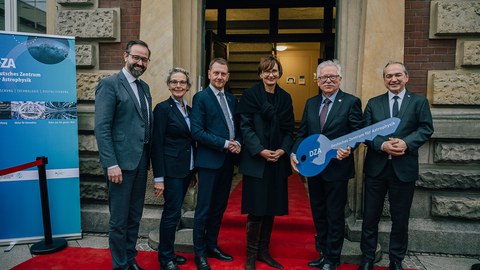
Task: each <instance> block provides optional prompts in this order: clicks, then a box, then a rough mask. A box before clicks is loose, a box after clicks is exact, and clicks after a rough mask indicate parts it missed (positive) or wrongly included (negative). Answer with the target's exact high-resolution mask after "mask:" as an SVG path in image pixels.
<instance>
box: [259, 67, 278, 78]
mask: <svg viewBox="0 0 480 270" xmlns="http://www.w3.org/2000/svg"><path fill="white" fill-rule="evenodd" d="M262 73H263V74H264V75H265V76H270V74H272V75H273V76H275V77H277V76H278V70H276V69H274V70H270V71H268V70H264V71H262Z"/></svg>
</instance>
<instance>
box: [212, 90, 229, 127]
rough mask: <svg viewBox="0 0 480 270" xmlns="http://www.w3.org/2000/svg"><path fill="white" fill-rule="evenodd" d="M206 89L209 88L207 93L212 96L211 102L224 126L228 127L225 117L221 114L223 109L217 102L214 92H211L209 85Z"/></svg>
mask: <svg viewBox="0 0 480 270" xmlns="http://www.w3.org/2000/svg"><path fill="white" fill-rule="evenodd" d="M208 90H209V92H208V94H209V95H210V97H211V98H212V102H213V104H214V105H213V106H215V108H217V110H218V113H219V114H220V115H221V116H222V117H221V118H222V119H223V123H224V124H225V126H226V127H228V124H227V119H225V116H224V115H223V110H222V107H220V103H219V102H218V98H217V96H216V95H215V93H214V92H213V89H211V88H210V87H209V88H208Z"/></svg>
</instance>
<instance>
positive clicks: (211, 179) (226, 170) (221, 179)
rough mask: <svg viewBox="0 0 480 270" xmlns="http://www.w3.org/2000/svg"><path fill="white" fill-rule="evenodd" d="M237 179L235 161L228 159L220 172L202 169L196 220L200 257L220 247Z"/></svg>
mask: <svg viewBox="0 0 480 270" xmlns="http://www.w3.org/2000/svg"><path fill="white" fill-rule="evenodd" d="M232 177H233V157H231V156H230V155H227V157H226V158H225V162H224V164H223V165H222V167H220V168H219V169H207V168H198V195H197V205H196V207H195V216H194V219H193V246H194V250H195V255H196V256H206V251H207V250H211V249H214V248H217V247H218V244H217V240H218V233H219V232H220V225H221V224H222V218H223V213H224V212H225V209H226V208H227V202H228V197H229V196H230V188H231V187H232Z"/></svg>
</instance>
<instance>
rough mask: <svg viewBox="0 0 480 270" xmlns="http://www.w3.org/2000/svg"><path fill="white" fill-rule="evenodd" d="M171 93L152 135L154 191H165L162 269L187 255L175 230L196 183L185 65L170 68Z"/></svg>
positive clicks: (173, 268) (169, 269) (159, 108)
mask: <svg viewBox="0 0 480 270" xmlns="http://www.w3.org/2000/svg"><path fill="white" fill-rule="evenodd" d="M167 85H168V90H170V92H171V94H172V95H171V97H169V98H168V99H167V100H165V101H163V102H161V103H159V104H157V106H155V110H154V111H153V115H154V130H153V138H152V167H153V175H154V181H155V184H154V188H155V195H156V196H157V197H160V196H161V195H162V194H163V197H164V199H165V204H164V205H163V213H162V219H161V221H160V243H159V245H158V261H159V262H160V269H162V270H177V269H179V268H178V265H179V264H185V263H186V259H185V258H184V257H182V256H180V255H175V253H174V249H173V247H174V242H175V232H176V229H177V225H178V222H179V221H180V216H181V212H182V205H183V200H184V198H185V194H186V192H187V190H188V187H189V186H191V185H195V182H196V178H195V172H194V166H193V165H194V163H193V160H194V159H193V154H194V150H195V142H194V140H193V138H192V135H191V134H190V119H189V114H190V110H191V108H190V107H189V106H188V105H187V103H186V100H185V99H184V98H183V96H184V95H185V94H186V93H187V91H188V90H189V89H190V86H191V81H190V75H189V73H188V72H187V71H186V70H185V69H183V68H178V67H177V68H174V69H172V70H170V72H169V73H168V76H167Z"/></svg>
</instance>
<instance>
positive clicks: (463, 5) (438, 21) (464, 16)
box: [430, 1, 480, 36]
mask: <svg viewBox="0 0 480 270" xmlns="http://www.w3.org/2000/svg"><path fill="white" fill-rule="evenodd" d="M431 10H432V13H431V16H432V19H431V20H430V22H431V24H433V25H432V26H433V27H430V29H431V31H433V33H430V34H431V35H432V34H433V35H434V36H445V35H472V34H480V24H479V23H478V22H479V21H480V12H479V10H480V1H432V2H431Z"/></svg>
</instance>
